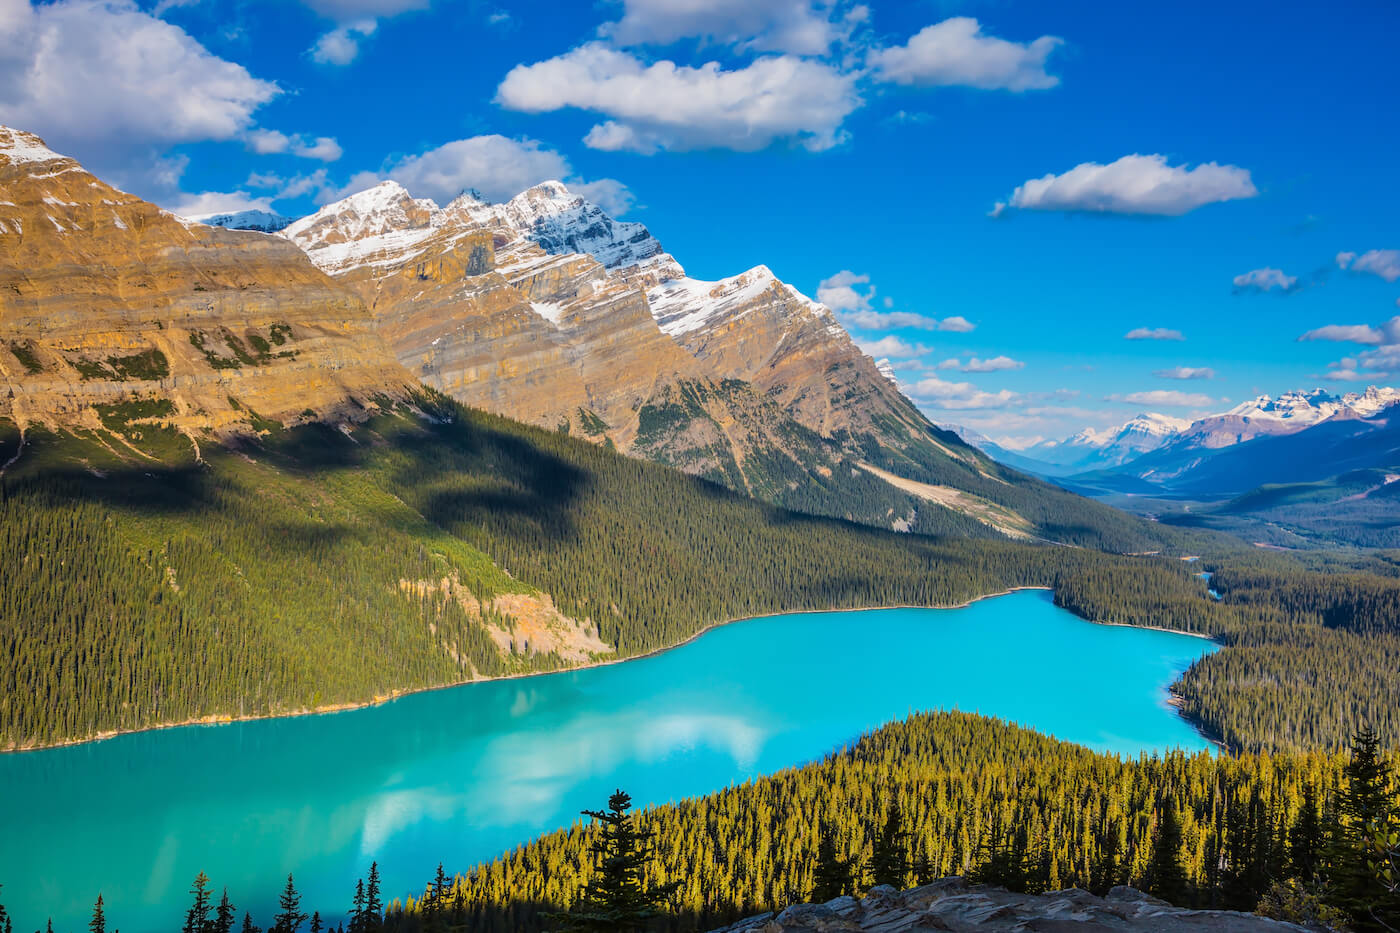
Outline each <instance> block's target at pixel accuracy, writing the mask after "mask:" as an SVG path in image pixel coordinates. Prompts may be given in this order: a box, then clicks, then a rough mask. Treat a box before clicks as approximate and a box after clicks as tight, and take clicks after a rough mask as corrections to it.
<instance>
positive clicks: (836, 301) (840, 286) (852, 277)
mask: <svg viewBox="0 0 1400 933" xmlns="http://www.w3.org/2000/svg"><path fill="white" fill-rule="evenodd" d="M869 283H870V276H868V275H857V274H856V273H854V272H852V271H851V270H850V269H842V270H841V271H840V272H838V273H836V274H835V275H833V276H832V277H831V278H829V279H822V281H821V284H820V285H818V286H817V300H818V301H820V302H821V303H822V304H824V305H826V306H827V307H828V308H830V309H831V310H833V311H837V312H841V311H869V310H870V300H871V299H872V298H874V297H875V286H873V285H871V286H870V288H868V289H866V290H865V291H863V292H862V291H860V290H858V289H857V288H856V286H857V285H868V284H869Z"/></svg>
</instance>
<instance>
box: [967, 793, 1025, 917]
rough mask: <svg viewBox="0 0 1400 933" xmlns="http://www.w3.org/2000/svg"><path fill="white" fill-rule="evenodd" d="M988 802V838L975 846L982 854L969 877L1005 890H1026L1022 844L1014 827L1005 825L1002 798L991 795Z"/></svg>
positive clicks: (977, 882)
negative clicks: (1010, 827) (1003, 822)
mask: <svg viewBox="0 0 1400 933" xmlns="http://www.w3.org/2000/svg"><path fill="white" fill-rule="evenodd" d="M991 805H992V819H991V827H990V829H989V830H988V833H987V842H985V843H982V844H980V845H979V846H978V847H977V849H978V852H979V853H981V858H980V860H979V861H978V863H977V864H976V865H975V866H974V867H973V869H972V870H971V871H970V872H968V879H969V880H970V881H973V882H975V883H976V884H990V885H995V886H997V887H1000V888H1006V890H1008V891H1016V892H1018V893H1020V892H1025V891H1026V890H1027V888H1028V887H1029V886H1030V885H1029V882H1030V872H1029V871H1028V870H1027V864H1026V850H1025V846H1024V844H1023V843H1022V842H1021V840H1020V839H1019V838H1018V837H1017V835H1016V833H1015V832H1014V831H1007V830H1005V829H1004V827H1003V825H1002V818H1001V806H1002V800H1001V798H1000V797H995V798H993V800H992V801H991Z"/></svg>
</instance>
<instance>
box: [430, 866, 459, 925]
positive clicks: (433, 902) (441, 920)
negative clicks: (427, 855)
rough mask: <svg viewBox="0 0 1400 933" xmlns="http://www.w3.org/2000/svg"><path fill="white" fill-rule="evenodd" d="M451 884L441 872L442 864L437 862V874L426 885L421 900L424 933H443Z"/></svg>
mask: <svg viewBox="0 0 1400 933" xmlns="http://www.w3.org/2000/svg"><path fill="white" fill-rule="evenodd" d="M451 888H452V883H451V881H450V880H449V879H448V877H447V873H446V872H445V871H443V870H442V863H441V862H438V867H437V874H435V875H434V876H433V880H432V881H431V882H430V883H429V885H428V891H427V894H426V895H425V896H424V898H423V929H424V931H425V933H444V931H446V929H447V926H448V923H447V909H448V895H449V894H450V893H451Z"/></svg>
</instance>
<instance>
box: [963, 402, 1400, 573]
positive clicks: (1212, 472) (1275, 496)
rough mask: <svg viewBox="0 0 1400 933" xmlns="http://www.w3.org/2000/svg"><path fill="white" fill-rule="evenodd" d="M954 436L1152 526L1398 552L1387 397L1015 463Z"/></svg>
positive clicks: (1071, 443)
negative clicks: (1163, 524)
mask: <svg viewBox="0 0 1400 933" xmlns="http://www.w3.org/2000/svg"><path fill="white" fill-rule="evenodd" d="M960 433H961V436H962V437H963V439H964V440H965V441H966V442H967V443H969V444H972V445H973V446H976V447H978V448H980V449H981V450H983V451H984V452H986V453H987V454H988V455H989V456H992V457H994V458H996V459H998V460H1000V461H1001V462H1003V463H1006V464H1007V465H1010V466H1014V467H1016V468H1018V469H1022V470H1026V471H1028V472H1033V473H1039V474H1041V475H1044V476H1054V477H1056V480H1055V481H1056V482H1058V483H1059V484H1060V485H1062V486H1064V487H1065V488H1067V489H1070V490H1073V491H1075V492H1079V493H1082V494H1084V495H1088V496H1093V497H1096V498H1099V499H1101V500H1103V501H1106V502H1110V503H1112V504H1114V505H1118V506H1120V507H1123V508H1127V509H1129V510H1132V511H1136V512H1140V513H1144V514H1148V515H1150V516H1152V517H1154V518H1156V519H1158V520H1160V521H1165V522H1171V523H1174V524H1189V525H1197V526H1202V527H1210V528H1215V529H1217V530H1225V531H1231V532H1233V533H1235V534H1238V535H1241V536H1243V537H1245V538H1247V539H1248V540H1251V541H1259V542H1262V543H1267V544H1280V545H1284V546H1290V547H1291V546H1306V545H1308V544H1309V543H1313V542H1318V541H1321V542H1324V543H1349V544H1363V545H1368V546H1378V547H1400V486H1396V485H1395V483H1396V481H1397V477H1400V390H1397V389H1395V388H1388V387H1377V386H1370V387H1368V388H1367V389H1366V390H1365V391H1364V392H1353V393H1347V394H1345V395H1334V394H1331V393H1328V392H1326V391H1324V390H1322V389H1313V390H1311V391H1296V392H1288V393H1285V394H1283V395H1280V396H1278V397H1276V398H1275V397H1272V396H1268V395H1261V396H1259V397H1258V398H1255V399H1251V400H1249V401H1248V402H1244V403H1242V404H1240V405H1237V406H1235V407H1234V408H1232V409H1230V410H1229V411H1226V412H1221V413H1220V414H1216V415H1210V416H1208V417H1205V418H1201V419H1198V420H1196V421H1193V422H1190V423H1189V424H1188V423H1184V422H1181V421H1179V420H1177V419H1171V418H1167V417H1165V416H1161V415H1140V416H1138V417H1137V418H1134V419H1133V420H1132V421H1129V422H1128V423H1127V424H1125V425H1123V426H1121V427H1119V428H1114V429H1109V430H1105V431H1083V432H1080V433H1079V434H1076V435H1075V436H1074V437H1071V438H1069V439H1067V440H1065V441H1061V442H1058V443H1044V444H1038V445H1036V446H1034V447H1032V448H1029V449H1028V450H1026V451H1023V452H1020V453H1018V452H1015V451H1007V450H1004V449H1002V448H1000V447H998V446H997V445H996V444H994V443H993V442H991V441H989V440H988V439H987V438H985V437H982V436H981V435H978V434H976V433H975V432H969V431H961V432H960ZM1036 458H1039V459H1036Z"/></svg>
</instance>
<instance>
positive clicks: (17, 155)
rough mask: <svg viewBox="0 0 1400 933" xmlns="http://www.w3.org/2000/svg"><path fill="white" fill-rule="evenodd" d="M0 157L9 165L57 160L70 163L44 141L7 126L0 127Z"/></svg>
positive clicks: (31, 134)
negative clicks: (7, 161) (5, 159)
mask: <svg viewBox="0 0 1400 933" xmlns="http://www.w3.org/2000/svg"><path fill="white" fill-rule="evenodd" d="M0 155H3V156H5V157H6V158H7V159H8V160H9V162H10V164H11V165H22V164H24V163H26V162H54V161H57V160H60V159H61V160H64V161H70V162H71V161H72V160H71V159H69V158H68V157H67V156H65V155H59V154H58V153H57V152H54V151H53V150H52V149H50V148H49V147H48V146H45V145H44V141H43V140H42V139H40V138H39V137H38V136H35V135H34V134H33V133H26V132H24V131H23V130H17V129H14V128H13V127H9V126H0Z"/></svg>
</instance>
